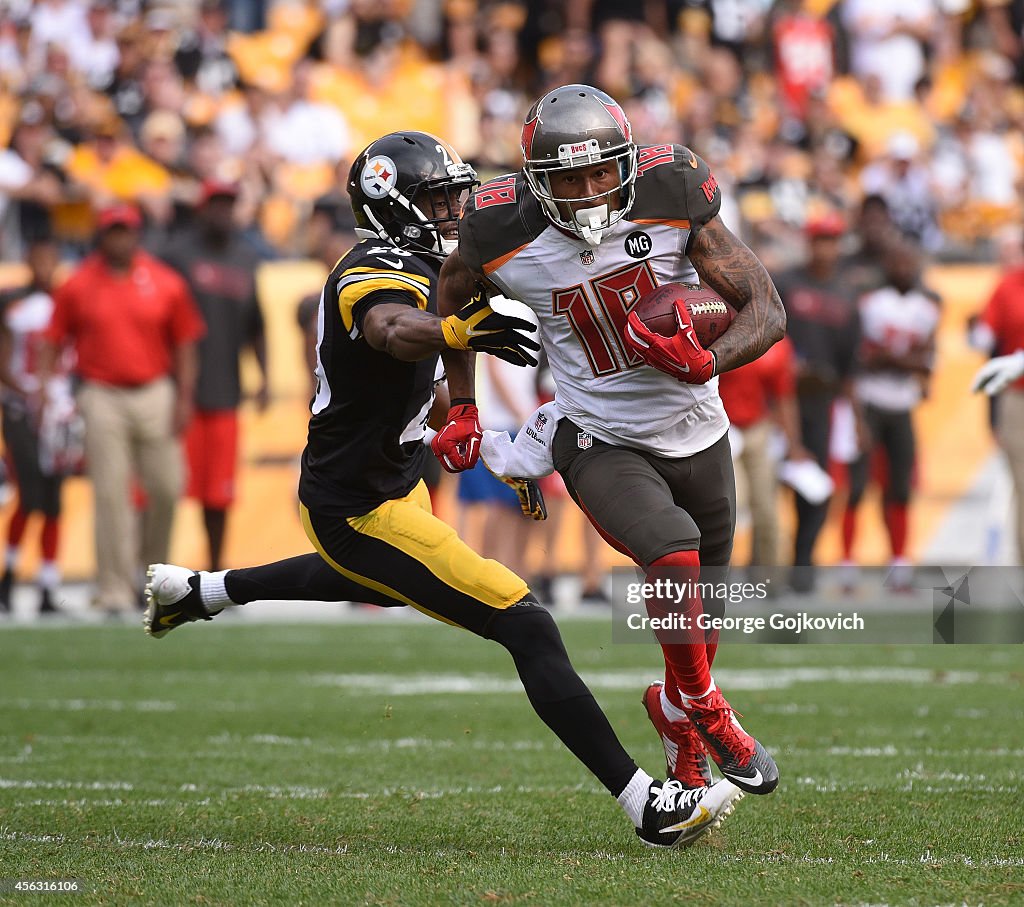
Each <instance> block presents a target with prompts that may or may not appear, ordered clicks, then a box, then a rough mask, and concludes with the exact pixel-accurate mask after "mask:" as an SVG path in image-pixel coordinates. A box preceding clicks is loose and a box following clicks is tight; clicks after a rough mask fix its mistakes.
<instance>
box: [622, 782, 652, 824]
mask: <svg viewBox="0 0 1024 907" xmlns="http://www.w3.org/2000/svg"><path fill="white" fill-rule="evenodd" d="M652 781H654V779H653V778H652V777H651V776H650V775H648V774H647V772H645V771H644V770H643V769H642V768H638V769H637V770H636V774H635V775H633V777H632V778H630V779H629V784H627V785H626V789H625V790H624V791H623V792H622V793H621V794H619V795H618V796H617V797H616V798H615V799H616V800H618V801H619V806H621V807H622V808H623V809H624V810H625V811H626V815H627V816H629V818H630V819H632V820H633V824H634V825H635V826H636V827H637V828H643V825H644V807H645V806H646V805H647V795H648V792H649V791H650V789H651V782H652Z"/></svg>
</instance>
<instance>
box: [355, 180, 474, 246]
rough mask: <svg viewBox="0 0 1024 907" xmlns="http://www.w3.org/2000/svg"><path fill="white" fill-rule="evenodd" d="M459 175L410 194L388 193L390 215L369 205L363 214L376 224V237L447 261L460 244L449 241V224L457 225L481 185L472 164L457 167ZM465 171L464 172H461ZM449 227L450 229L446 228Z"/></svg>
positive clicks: (418, 187) (421, 185)
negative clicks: (467, 202) (462, 212)
mask: <svg viewBox="0 0 1024 907" xmlns="http://www.w3.org/2000/svg"><path fill="white" fill-rule="evenodd" d="M452 169H453V170H455V169H457V170H459V171H460V173H458V174H457V175H455V176H448V177H443V178H441V179H433V180H423V181H422V182H420V183H416V184H415V185H413V186H411V187H410V188H409V189H408V190H407V191H406V192H404V193H403V192H399V191H398V189H397V188H394V187H393V188H391V189H390V190H389V191H388V197H389V198H390V199H391V203H390V204H389V205H388V206H387V209H386V212H387V213H385V212H384V211H382V210H381V208H380V207H379V206H375V208H376V210H374V209H373V208H371V207H370V206H369V205H365V206H364V208H363V213H364V214H365V215H366V217H367V220H369V221H370V223H371V224H372V225H373V228H374V232H375V234H376V235H377V236H378V237H380V238H381V239H383V240H385V241H386V242H390V243H392V244H394V245H396V246H398V247H399V248H409V249H412V250H415V251H417V252H423V253H425V254H427V255H433V256H435V257H438V258H446V257H447V256H448V253H450V252H451V251H453V250H454V249H455V247H456V246H457V245H458V243H459V240H458V235H457V228H456V231H455V232H456V235H455V237H454V238H445V236H444V234H445V233H446V232H448V233H450V232H451V229H450V226H449V225H457V224H458V219H459V212H460V211H461V210H462V204H463V202H464V201H465V199H466V197H467V196H468V194H469V193H470V192H471V191H472V190H473V188H474V187H475V186H477V185H479V181H478V180H477V178H476V173H475V172H474V170H473V168H472V167H470V166H469V164H453V165H452ZM461 171H464V172H461ZM388 215H390V216H388ZM446 228H447V229H446Z"/></svg>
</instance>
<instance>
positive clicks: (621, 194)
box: [524, 139, 637, 246]
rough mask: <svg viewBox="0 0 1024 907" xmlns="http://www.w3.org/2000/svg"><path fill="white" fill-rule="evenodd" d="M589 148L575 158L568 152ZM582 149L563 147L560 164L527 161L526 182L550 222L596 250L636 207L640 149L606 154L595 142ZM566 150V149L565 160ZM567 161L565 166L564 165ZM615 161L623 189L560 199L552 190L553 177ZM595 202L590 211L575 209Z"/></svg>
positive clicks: (591, 140) (584, 143)
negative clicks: (615, 203)
mask: <svg viewBox="0 0 1024 907" xmlns="http://www.w3.org/2000/svg"><path fill="white" fill-rule="evenodd" d="M580 145H585V146H587V150H586V151H583V152H579V153H577V154H572V153H570V152H569V150H568V149H572V148H579V147H580ZM580 145H568V146H567V145H562V146H559V149H558V152H559V161H558V162H557V163H555V164H552V163H551V162H549V161H527V162H526V166H525V167H524V170H525V172H526V180H527V182H528V183H529V185H530V188H531V189H532V190H533V194H534V195H536V196H537V199H538V201H540V203H541V206H542V207H543V209H544V213H545V214H546V215H547V217H548V219H549V220H550V221H551V222H552V223H553V224H554V225H555V226H556V227H560V228H561V229H563V230H567V231H569V232H570V233H572V234H574V235H575V236H578V237H579V238H580V239H582V240H584V241H585V242H587V243H589V244H590V245H592V246H598V245H600V243H601V239H602V238H603V236H604V232H605V230H608V229H609V228H610V227H612V226H614V225H615V224H617V223H618V222H619V221H620V220H621V219H622V217H623V216H624V215H625V214H626V212H627V211H629V209H630V207H632V205H633V194H634V191H635V183H636V167H637V160H636V146H635V145H634V144H633V143H632V142H630V143H629V144H628V145H627V146H625V147H623V148H618V149H613V150H612V151H604V152H602V151H601V150H600V149H599V148H598V146H597V142H596V141H595V140H594V139H589V140H587V142H581V143H580ZM563 149H566V151H565V155H564V157H563ZM563 161H564V163H563ZM610 161H615V164H616V167H617V169H618V171H619V185H618V186H616V187H614V188H613V189H610V190H608V191H607V192H602V193H600V194H598V195H590V196H584V197H582V198H570V197H564V196H556V195H555V194H554V192H553V191H552V189H551V175H552V174H553V173H562V172H565V171H567V170H575V169H576V168H578V167H588V166H590V165H592V164H599V163H607V162H610ZM615 193H618V202H619V204H618V206H617V207H616V208H614V209H613V207H612V204H611V196H613V195H614V194H615ZM588 201H592V202H594V204H593V205H592V206H590V207H582V208H581V207H575V210H574V206H578V205H579V204H580V202H588Z"/></svg>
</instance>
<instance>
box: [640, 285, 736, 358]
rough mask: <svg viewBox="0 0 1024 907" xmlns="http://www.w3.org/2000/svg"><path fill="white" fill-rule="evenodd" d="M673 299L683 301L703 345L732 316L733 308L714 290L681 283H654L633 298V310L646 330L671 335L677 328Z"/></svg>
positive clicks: (725, 325)
mask: <svg viewBox="0 0 1024 907" xmlns="http://www.w3.org/2000/svg"><path fill="white" fill-rule="evenodd" d="M677 299H682V300H684V301H685V302H686V308H687V309H689V312H690V318H691V320H692V321H693V328H694V332H695V333H696V334H697V339H698V340H699V341H700V343H701V346H705V347H706V346H708V344H710V343H713V342H714V341H716V340H717V339H718V338H719V337H721V336H722V334H724V333H725V331H726V329H727V328H728V327H729V325H730V324H732V320H733V318H735V317H736V310H735V309H734V308H733V307H732V306H731V305H729V303H727V302H726V301H725V300H724V299H722V298H721V297H720V296H718V295H717V294H716V293H715V292H714V291H712V290H709V289H707V288H706V287H699V286H693V285H691V284H684V283H666V284H663V285H662V286H660V287H655V288H654V289H653V290H651V292H649V293H645V294H644V295H643V296H641V297H640V299H638V300H637V303H636V305H635V306H634V307H633V311H634V312H636V313H637V315H638V316H639V317H640V320H641V321H642V322H643V323H644V324H645V325H646V326H647V328H648V330H651V331H654V333H656V334H661V336H662V337H671V336H672V335H673V334H675V332H676V330H677V328H678V324H677V323H676V311H675V308H674V306H673V303H674V302H675V300H677Z"/></svg>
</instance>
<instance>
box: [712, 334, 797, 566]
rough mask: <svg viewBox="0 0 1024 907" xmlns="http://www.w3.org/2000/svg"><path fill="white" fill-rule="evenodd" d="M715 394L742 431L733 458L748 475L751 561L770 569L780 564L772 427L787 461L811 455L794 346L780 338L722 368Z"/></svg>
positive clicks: (745, 474) (732, 420)
mask: <svg viewBox="0 0 1024 907" xmlns="http://www.w3.org/2000/svg"><path fill="white" fill-rule="evenodd" d="M718 393H719V395H720V396H721V398H722V402H723V403H724V404H725V411H726V413H727V414H728V415H729V421H730V423H732V427H733V428H734V429H736V430H737V431H739V433H740V434H741V435H742V445H736V446H738V447H740V452H739V454H738V455H737V456H736V457H735V460H736V464H737V465H738V466H740V467H741V468H742V470H743V474H744V476H745V478H746V487H747V502H748V505H749V507H750V522H751V536H752V539H751V548H750V563H751V564H752V565H755V566H758V567H774V566H776V565H777V564H778V562H779V514H778V502H777V500H776V498H777V494H776V492H777V490H778V483H777V482H776V478H775V474H776V467H777V465H778V463H777V457H776V456H775V455H774V453H773V451H772V447H773V445H772V437H773V435H774V433H775V430H776V429H781V431H782V433H783V434H784V435H785V438H786V441H787V453H786V456H787V458H788V459H790V460H802V459H806V458H807V457H808V456H810V455H809V454H808V453H807V451H806V450H804V447H803V445H802V444H801V443H800V417H799V414H798V411H797V405H796V362H795V358H794V354H793V345H792V344H791V343H790V342H789V340H787V339H786V338H785V337H783V338H782V340H780V341H779V342H778V343H776V344H775V345H774V346H773V347H771V348H770V349H769V350H768V352H766V353H765V354H764V355H763V356H761V357H760V358H759V359H755V360H754V361H753V362H750V363H748V364H747V365H744V366H742V367H741V368H737V369H733V370H732V371H731V372H724V373H723V374H721V375H720V376H719V378H718Z"/></svg>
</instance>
